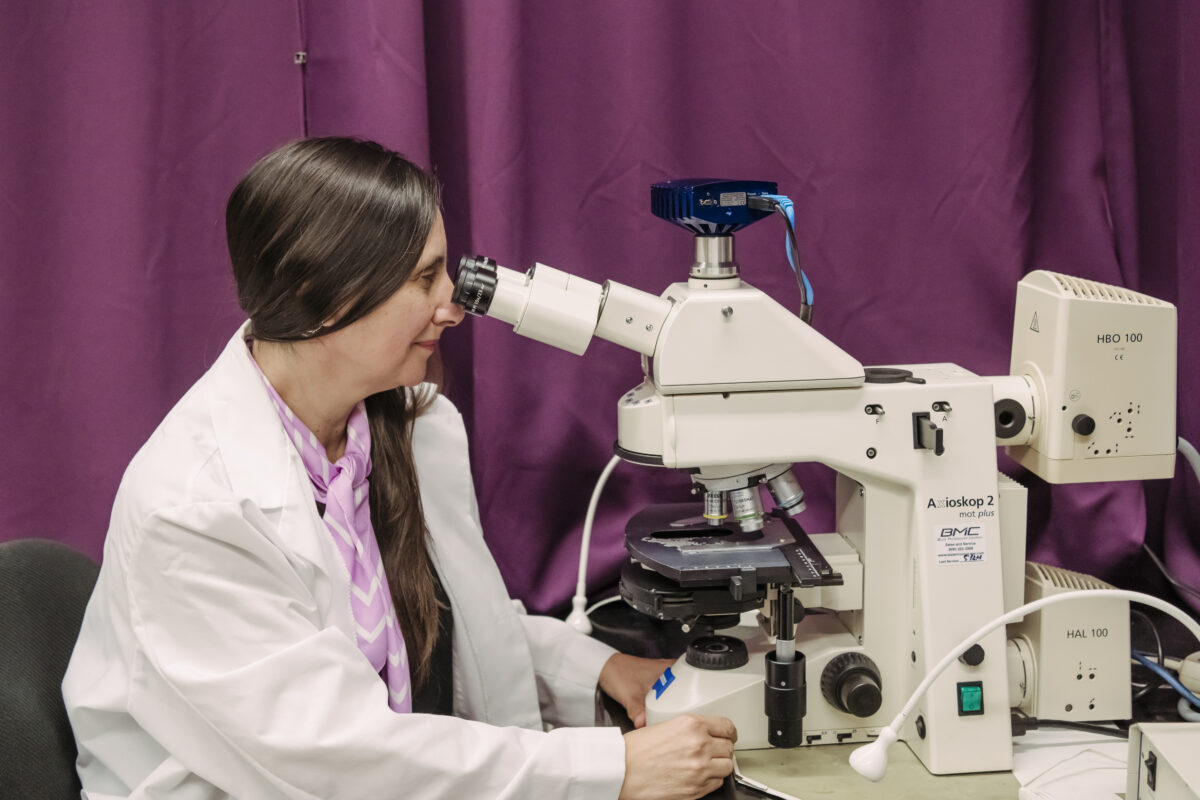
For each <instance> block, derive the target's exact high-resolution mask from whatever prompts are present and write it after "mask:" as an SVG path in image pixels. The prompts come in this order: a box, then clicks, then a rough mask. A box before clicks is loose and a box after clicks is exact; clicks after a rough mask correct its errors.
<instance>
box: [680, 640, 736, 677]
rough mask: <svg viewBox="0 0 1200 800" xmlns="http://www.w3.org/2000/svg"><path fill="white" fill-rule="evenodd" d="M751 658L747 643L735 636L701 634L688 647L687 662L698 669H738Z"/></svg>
mask: <svg viewBox="0 0 1200 800" xmlns="http://www.w3.org/2000/svg"><path fill="white" fill-rule="evenodd" d="M749 660H750V654H749V653H748V652H747V651H746V643H745V642H743V641H742V640H741V639H737V638H734V637H733V636H701V637H700V638H698V639H694V640H692V643H691V644H689V645H688V649H687V663H689V664H691V665H692V666H693V667H696V668H697V669H737V668H738V667H740V666H742V665H743V664H745V663H746V662H747V661H749Z"/></svg>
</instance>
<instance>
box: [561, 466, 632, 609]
mask: <svg viewBox="0 0 1200 800" xmlns="http://www.w3.org/2000/svg"><path fill="white" fill-rule="evenodd" d="M619 463H621V459H620V458H618V457H617V456H613V457H612V458H611V459H609V462H608V465H607V466H606V467H605V468H604V471H603V472H601V473H600V477H599V478H598V479H597V480H596V488H595V489H592V499H591V502H589V503H588V509H587V516H586V517H584V518H583V539H582V541H580V542H579V577H578V578H577V579H576V581H575V596H574V597H572V598H571V613H570V614H568V615H567V624H568V625H570V626H571V627H572V628H574V629H575V630H577V631H579V632H580V633H591V632H592V623H591V622H588V618H587V610H586V609H587V560H588V547H589V546H590V545H591V541H592V521H593V520H594V519H595V518H596V506H597V505H599V504H600V492H602V491H604V484H606V483H608V476H609V475H611V474H612V471H613V470H614V469H616V468H617V464H619Z"/></svg>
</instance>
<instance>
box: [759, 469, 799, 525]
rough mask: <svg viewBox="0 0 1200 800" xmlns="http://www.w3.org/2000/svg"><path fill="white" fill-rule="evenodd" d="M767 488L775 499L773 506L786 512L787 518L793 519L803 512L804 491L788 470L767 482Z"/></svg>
mask: <svg viewBox="0 0 1200 800" xmlns="http://www.w3.org/2000/svg"><path fill="white" fill-rule="evenodd" d="M767 488H768V489H769V490H770V491H771V497H773V498H774V499H775V505H777V506H778V507H779V508H781V509H783V510H784V511H785V512H787V514H788V516H791V517H794V516H796V515H797V514H799V513H800V512H801V511H803V510H804V489H802V488H801V487H800V481H798V480H796V476H795V475H793V474H792V471H791V470H790V469H787V470H784V471H783V472H781V473H779V474H778V475H776V476H775V477H774V478H771V480H769V481H767Z"/></svg>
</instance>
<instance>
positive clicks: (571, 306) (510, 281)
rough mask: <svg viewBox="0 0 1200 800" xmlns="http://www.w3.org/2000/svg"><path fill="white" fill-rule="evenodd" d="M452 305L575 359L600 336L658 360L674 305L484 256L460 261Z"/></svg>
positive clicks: (606, 284)
mask: <svg viewBox="0 0 1200 800" xmlns="http://www.w3.org/2000/svg"><path fill="white" fill-rule="evenodd" d="M452 299H453V301H454V302H455V303H457V304H458V305H460V306H462V307H463V308H464V309H465V310H466V311H467V313H469V314H474V315H476V316H488V317H494V318H496V319H499V320H502V321H504V322H507V323H509V324H510V325H512V326H513V330H514V331H515V332H516V333H519V334H521V335H522V336H528V337H529V338H531V339H537V340H538V341H540V342H545V343H546V344H549V345H553V346H554V347H558V348H560V349H562V350H566V351H567V352H569V353H574V354H575V355H582V354H583V352H584V351H585V350H586V349H587V346H588V343H589V342H591V340H592V336H599V337H600V338H601V339H607V340H608V341H610V342H613V343H615V344H619V345H621V346H622V347H627V348H629V349H630V350H634V351H636V352H638V353H641V354H643V355H647V356H652V355H654V348H655V346H656V345H657V343H658V334H659V331H660V329H661V328H662V324H663V321H664V320H665V319H666V318H667V314H668V313H670V310H671V303H670V301H669V300H666V299H664V298H662V297H657V296H655V295H652V294H650V293H648V292H643V291H641V290H639V289H634V288H632V287H629V286H625V285H624V284H620V283H616V282H615V281H605V282H604V283H603V284H599V283H595V282H594V281H589V280H587V279H586V278H580V277H579V276H577V275H571V274H570V273H567V272H563V271H562V270H559V269H555V268H554V267H548V266H546V265H545V264H535V265H534V266H533V267H532V268H530V270H529V271H528V272H525V273H520V272H517V271H516V270H512V269H508V268H507V267H502V266H500V265H499V264H497V263H496V262H495V261H493V260H492V259H490V258H486V257H484V256H475V257H474V258H471V257H469V256H463V258H462V260H461V261H459V264H458V272H457V274H456V275H455V278H454V295H453V298H452Z"/></svg>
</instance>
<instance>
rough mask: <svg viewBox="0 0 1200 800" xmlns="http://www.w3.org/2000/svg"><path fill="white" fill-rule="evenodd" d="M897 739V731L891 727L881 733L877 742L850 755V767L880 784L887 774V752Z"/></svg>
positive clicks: (866, 745) (864, 746)
mask: <svg viewBox="0 0 1200 800" xmlns="http://www.w3.org/2000/svg"><path fill="white" fill-rule="evenodd" d="M897 738H898V737H897V735H896V731H895V730H893V729H892V727H891V726H890V725H889V726H888V727H886V728H884V729H883V730H881V731H880V732H879V737H878V738H877V739H876V740H875V741H873V742H871V743H870V744H864V745H863V746H862V747H860V748H858V749H857V750H855V751H854V752H853V753H851V754H850V766H851V767H853V768H854V771H855V772H857V773H858V774H859V775H862V776H863V777H864V778H866V779H867V780H869V781H874V782H878V781H879V780H880V779H881V778H883V774H884V773H885V772H887V765H888V757H887V751H888V748H889V747H891V746H892V744H893V743H894V742H895V741H896V739H897Z"/></svg>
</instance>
